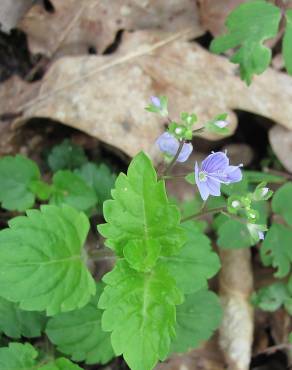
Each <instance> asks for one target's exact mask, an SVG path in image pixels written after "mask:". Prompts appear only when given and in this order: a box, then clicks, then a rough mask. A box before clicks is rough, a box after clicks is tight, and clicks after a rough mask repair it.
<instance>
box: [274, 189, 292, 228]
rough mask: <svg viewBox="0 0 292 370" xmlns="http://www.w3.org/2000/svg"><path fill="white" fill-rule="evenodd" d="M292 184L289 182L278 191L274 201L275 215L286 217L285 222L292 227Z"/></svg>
mask: <svg viewBox="0 0 292 370" xmlns="http://www.w3.org/2000/svg"><path fill="white" fill-rule="evenodd" d="M291 199H292V183H291V182H288V183H287V184H285V185H283V186H281V187H280V189H278V190H277V191H276V193H275V194H274V196H273V200H272V209H273V211H274V212H275V213H278V214H280V215H281V216H283V217H284V219H285V221H286V222H287V223H288V224H289V225H292V207H291Z"/></svg>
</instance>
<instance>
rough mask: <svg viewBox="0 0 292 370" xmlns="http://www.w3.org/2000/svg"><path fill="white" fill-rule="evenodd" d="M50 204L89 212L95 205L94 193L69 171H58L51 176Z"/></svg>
mask: <svg viewBox="0 0 292 370" xmlns="http://www.w3.org/2000/svg"><path fill="white" fill-rule="evenodd" d="M53 187H54V190H53V193H52V196H51V198H50V204H55V205H57V206H59V205H61V204H68V205H69V206H71V207H74V208H76V209H77V210H78V211H89V210H90V209H91V208H93V207H94V206H95V205H96V203H97V198H96V195H95V192H94V190H93V189H92V188H90V187H89V186H88V185H87V184H86V183H85V181H84V180H83V179H81V178H80V177H79V176H78V175H76V174H74V173H73V172H71V171H58V172H57V173H55V175H54V176H53Z"/></svg>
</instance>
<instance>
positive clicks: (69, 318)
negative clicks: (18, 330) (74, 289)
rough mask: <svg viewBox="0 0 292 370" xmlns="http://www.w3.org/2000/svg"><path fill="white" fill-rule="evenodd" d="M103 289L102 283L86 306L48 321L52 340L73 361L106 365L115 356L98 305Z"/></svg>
mask: <svg viewBox="0 0 292 370" xmlns="http://www.w3.org/2000/svg"><path fill="white" fill-rule="evenodd" d="M102 290H103V284H101V283H99V284H98V285H97V294H96V296H95V297H94V298H93V299H92V300H91V302H90V303H88V304H87V305H86V306H85V307H83V308H81V309H80V310H75V311H72V312H66V313H61V314H59V315H57V316H54V317H53V318H51V319H50V320H49V322H48V325H47V329H46V333H47V335H48V337H49V339H50V341H51V342H52V343H54V344H55V345H56V346H57V349H58V350H59V351H60V352H63V353H65V354H66V355H69V356H70V357H71V359H72V360H73V361H85V363H86V364H96V363H101V364H106V363H107V362H108V361H109V360H111V358H112V357H113V356H114V353H113V349H112V346H111V342H110V335H109V333H106V332H104V331H102V329H101V315H102V311H101V310H100V309H98V308H97V303H98V299H99V297H100V294H101V292H102Z"/></svg>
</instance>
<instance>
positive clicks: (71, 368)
mask: <svg viewBox="0 0 292 370" xmlns="http://www.w3.org/2000/svg"><path fill="white" fill-rule="evenodd" d="M11 370H12V369H11ZM27 370H28V369H27ZM29 370H30V369H29ZM37 370H82V368H81V367H79V366H78V365H76V364H73V362H71V361H69V360H67V358H62V357H61V358H58V359H57V360H54V361H53V362H50V363H48V364H46V365H44V366H41V367H37Z"/></svg>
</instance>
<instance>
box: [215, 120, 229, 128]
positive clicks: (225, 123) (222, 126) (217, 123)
mask: <svg viewBox="0 0 292 370" xmlns="http://www.w3.org/2000/svg"><path fill="white" fill-rule="evenodd" d="M214 125H215V126H217V127H219V128H224V127H226V126H228V125H229V122H227V121H223V120H221V121H216V122H214Z"/></svg>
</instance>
